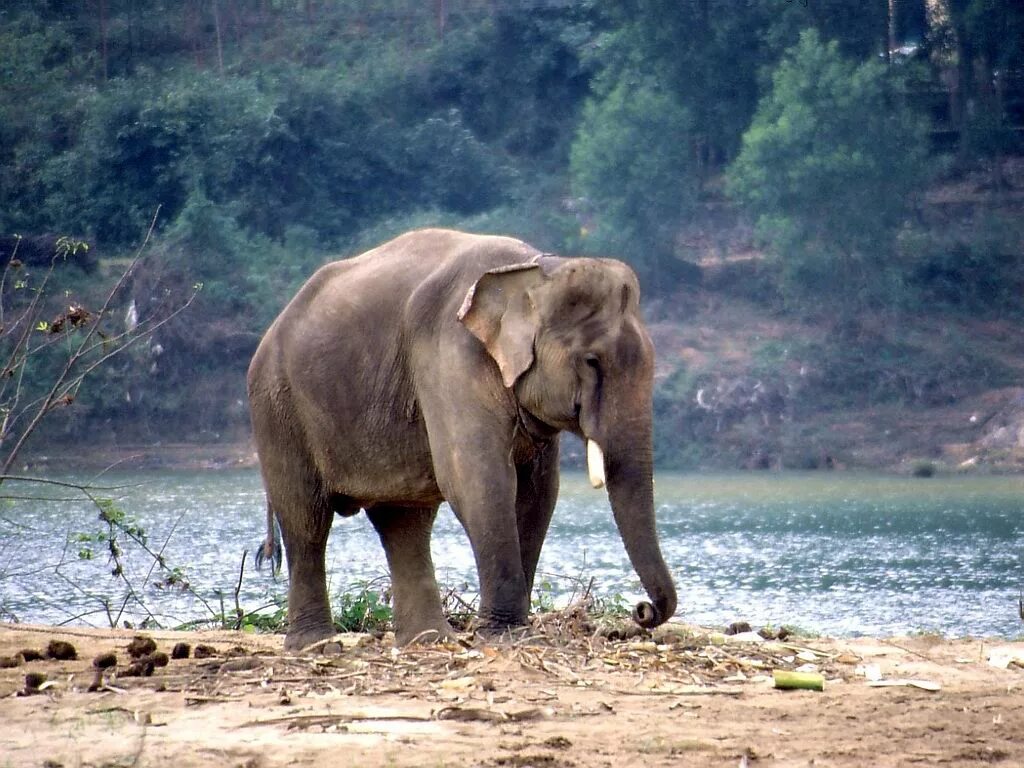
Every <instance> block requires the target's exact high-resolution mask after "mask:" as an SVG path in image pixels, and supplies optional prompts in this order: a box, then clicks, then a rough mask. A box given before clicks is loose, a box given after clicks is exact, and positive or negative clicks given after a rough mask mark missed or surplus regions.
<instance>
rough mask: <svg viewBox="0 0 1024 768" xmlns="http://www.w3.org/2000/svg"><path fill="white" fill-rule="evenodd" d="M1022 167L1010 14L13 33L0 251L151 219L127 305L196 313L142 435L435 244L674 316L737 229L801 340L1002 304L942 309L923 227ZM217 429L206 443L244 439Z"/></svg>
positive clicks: (614, 8)
mask: <svg viewBox="0 0 1024 768" xmlns="http://www.w3.org/2000/svg"><path fill="white" fill-rule="evenodd" d="M1022 137H1024V6H1022V5H1021V4H1020V3H1018V2H1013V0H866V1H865V2H855V3H852V2H848V1H847V0H743V1H742V2H736V1H735V0H685V1H684V2H679V1H678V0H671V1H669V0H625V1H622V0H579V1H578V2H570V1H569V0H434V2H431V3H422V2H413V1H412V0H377V1H375V2H372V3H371V2H365V0H335V1H333V2H330V1H328V2H315V0H185V1H184V2H176V3H166V2H150V1H147V0H131V1H130V2H129V1H128V0H89V1H88V2H80V3H66V2H59V1H58V0H8V2H6V3H4V7H3V9H2V10H0V168H2V173H0V235H2V236H4V237H5V238H10V237H12V236H14V235H21V236H24V237H27V238H37V239H38V238H40V237H43V238H44V240H45V238H46V237H50V236H59V235H70V236H73V237H75V238H80V239H82V240H84V241H87V242H88V243H90V245H91V249H90V251H89V253H90V257H89V258H90V259H91V260H93V261H95V260H96V259H98V260H99V263H100V265H103V264H105V263H107V264H109V263H116V262H117V260H118V259H120V258H124V256H125V255H126V254H127V253H129V252H130V251H131V250H132V249H133V248H134V247H136V246H137V245H138V243H139V242H140V241H141V240H142V238H143V236H144V235H145V233H146V231H147V228H148V226H149V224H150V222H151V220H152V219H153V217H154V214H155V213H156V212H157V210H159V213H158V215H157V224H156V228H155V232H154V239H153V246H152V248H153V251H154V258H153V259H152V261H151V262H150V264H151V266H150V267H149V269H148V272H147V273H146V274H144V275H140V276H139V277H138V278H137V280H136V282H135V285H134V287H133V291H134V294H133V297H134V298H135V300H136V301H137V302H139V303H140V304H143V303H145V302H147V301H148V302H152V301H156V300H157V298H154V297H159V299H160V300H166V298H167V296H168V295H170V296H173V295H179V296H180V295H187V294H188V293H189V291H190V290H191V288H192V287H193V286H194V285H196V284H198V283H201V284H202V286H203V290H202V291H201V292H200V296H199V297H197V299H196V301H195V303H194V306H193V307H192V308H191V310H190V312H189V313H188V317H187V318H186V317H183V318H181V319H180V321H178V322H177V323H176V324H175V325H174V326H173V327H170V328H168V329H166V330H165V331H164V333H163V336H162V338H161V339H160V340H159V346H160V349H161V350H162V351H161V353H160V355H161V357H160V360H159V361H155V362H154V365H155V366H156V367H157V368H159V369H160V370H161V371H162V375H161V377H160V379H159V382H154V381H148V383H147V384H146V387H147V388H148V390H149V392H150V394H149V395H148V396H147V397H146V398H143V399H142V401H140V400H139V398H138V397H135V398H134V399H131V398H129V400H130V407H129V410H132V411H133V413H134V416H133V417H132V418H133V419H135V423H136V424H137V425H138V424H141V425H143V426H141V427H138V426H136V427H135V429H137V430H138V429H140V430H142V431H143V432H145V431H146V430H147V429H152V428H153V427H152V426H150V427H146V426H145V425H147V424H148V425H159V426H160V428H163V425H166V423H167V422H168V420H169V419H171V414H174V413H177V412H179V409H180V406H181V404H182V402H183V401H184V400H186V399H188V397H189V395H187V394H186V390H187V389H188V388H190V387H193V386H194V384H193V383H192V382H193V379H194V377H195V376H196V375H197V372H204V371H205V372H207V373H209V374H210V378H209V381H211V382H219V383H211V384H209V386H210V387H211V388H213V389H216V388H223V378H221V379H217V376H216V374H217V372H225V371H228V372H230V375H231V376H233V377H238V374H239V371H241V370H243V369H244V365H245V361H246V360H247V359H248V356H249V354H250V353H251V351H252V349H253V347H254V345H255V341H256V339H258V337H259V334H260V333H261V332H262V330H263V329H264V328H265V327H266V325H267V323H268V322H269V321H270V319H271V318H272V317H273V316H274V315H275V314H276V312H277V311H278V309H279V308H280V306H281V305H282V304H283V302H284V301H285V300H286V299H287V298H288V296H290V294H291V293H292V292H293V291H294V289H295V287H296V286H297V285H298V283H299V282H300V281H301V280H302V279H303V278H304V277H305V276H306V275H308V274H309V272H310V271H311V270H312V269H313V268H314V267H315V266H316V265H317V264H319V263H322V262H323V261H325V260H326V259H327V258H330V257H332V256H333V257H336V256H339V255H344V254H351V253H354V252H357V251H358V250H360V249H362V248H364V247H366V246H369V245H372V244H374V243H376V242H379V241H381V240H383V239H385V238H386V237H388V236H391V235H393V234H396V233H398V232H400V231H403V230H406V229H409V228H413V227H416V226H422V225H437V224H440V225H452V226H460V227H465V228H468V229H473V230H477V231H494V232H503V233H508V234H513V235H516V236H520V237H522V238H524V239H527V240H529V241H531V242H533V243H535V244H536V245H538V246H540V247H543V248H546V249H549V250H554V251H561V252H576V253H601V254H614V255H617V256H619V257H621V258H624V259H626V260H627V261H629V262H631V263H632V264H633V266H634V267H635V268H636V269H637V271H638V273H639V274H640V276H641V279H642V281H643V284H644V288H645V291H646V292H647V294H648V295H650V296H663V297H670V296H671V295H672V294H673V291H674V290H676V289H677V288H678V287H679V286H681V285H687V284H693V283H694V282H696V281H698V280H699V278H700V270H699V268H698V265H697V264H696V262H697V261H699V258H698V257H699V255H700V254H695V253H694V252H693V249H692V248H689V247H688V246H687V242H688V237H687V234H686V233H687V227H689V226H691V225H692V224H693V222H701V221H705V220H707V218H708V217H709V216H712V215H713V214H714V212H715V211H720V210H727V211H728V213H729V217H730V221H747V222H749V223H750V225H751V227H752V232H753V239H754V243H753V244H754V246H755V247H757V248H758V249H759V250H760V251H761V252H762V253H763V254H764V255H765V257H766V259H767V261H766V263H767V264H768V265H769V266H770V267H771V269H770V270H769V274H770V276H771V277H770V285H769V286H768V287H767V288H766V289H765V291H764V293H765V294H766V295H771V296H777V297H779V298H780V303H779V306H780V308H782V309H783V310H784V311H799V312H813V311H815V309H814V308H815V307H816V306H817V307H822V306H824V307H835V306H839V307H842V308H843V311H844V312H847V313H856V312H860V311H864V310H870V309H871V308H877V307H879V306H910V305H917V306H920V305H921V303H922V302H926V301H931V300H933V299H935V298H936V297H941V298H942V299H943V300H944V301H948V302H951V303H954V304H955V303H958V302H959V303H962V302H964V301H968V300H969V301H981V302H989V303H991V302H996V303H997V304H998V303H999V302H1003V303H1005V301H1006V297H1005V296H1004V295H1003V293H1001V292H1000V291H1001V286H1002V287H1003V288H1005V286H1006V284H1007V281H1006V280H1004V279H1001V278H1000V277H999V276H997V277H996V278H995V279H993V280H991V281H990V282H991V285H990V287H988V288H986V287H984V286H983V287H982V288H979V287H978V286H979V284H978V283H976V282H972V283H970V285H965V286H964V287H963V290H962V291H961V290H960V289H956V290H954V291H953V292H952V293H951V292H950V290H949V286H950V285H951V284H952V283H956V281H957V279H958V278H957V279H953V280H952V283H951V279H950V274H951V271H952V273H953V274H967V273H965V272H963V271H962V270H963V262H964V259H952V257H951V256H950V254H951V253H952V252H954V250H955V248H954V245H951V243H950V241H949V240H948V238H947V239H946V240H943V237H945V235H943V236H942V237H940V236H938V235H936V234H935V230H934V228H933V227H932V226H931V225H930V223H929V222H928V220H927V216H926V215H925V214H923V213H922V207H921V201H922V196H923V194H924V192H925V190H926V189H927V185H928V184H930V183H932V182H933V181H934V180H935V179H937V178H940V177H944V178H949V177H950V176H951V175H955V174H957V173H965V172H967V171H968V170H969V169H972V168H978V167H989V168H994V169H996V170H997V171H998V169H999V168H1000V167H1001V163H1002V161H1003V159H1004V158H1006V157H1008V156H1012V155H1014V154H1016V153H1020V152H1021V149H1022ZM996 178H997V181H998V179H999V175H998V172H997V174H996ZM714 215H717V214H714ZM992 231H993V232H994V231H995V230H992ZM1003 231H1009V234H1007V235H1006V238H1008V240H1007V239H1006V238H1004V239H1003V240H999V237H1002V236H1001V235H1000V236H999V237H997V236H996V235H990V236H989V239H988V240H986V242H985V243H983V244H981V245H979V244H978V243H977V242H974V241H973V240H971V238H970V237H968V238H966V240H965V239H964V238H960V239H959V240H957V242H956V244H955V245H956V247H961V246H962V247H963V248H966V249H967V253H968V258H967V262H969V263H971V264H975V266H977V262H978V260H982V261H984V259H986V258H988V256H987V254H992V253H995V252H1000V253H1005V250H1006V249H1005V248H1004V246H1005V244H1006V242H1017V240H1016V239H1014V238H1018V237H1019V232H1018V231H1016V230H1013V228H1012V227H1010V228H1009V230H1004V229H1000V230H999V232H1003ZM993 238H994V239H995V240H998V242H994V240H993ZM4 242H8V240H7V239H5V240H4ZM26 242H28V241H26ZM4 252H5V253H8V254H9V252H10V249H9V248H7V249H6V250H5V251H4ZM25 253H27V251H26V252H25ZM1018 258H1019V254H1018ZM972 260H973V261H972ZM93 266H95V265H94V264H93ZM997 266H998V268H999V269H1000V270H1002V272H1000V273H999V274H1000V275H1003V274H1005V273H1006V271H1007V270H1010V269H1015V268H1016V266H1017V265H1016V263H1013V264H1009V263H1006V261H1005V259H1004V260H1002V261H1000V262H999V264H998V265H997ZM957 270H961V272H960V273H958V272H957ZM90 274H92V275H94V276H93V277H89V276H88V275H90ZM95 274H96V273H95V271H94V272H89V273H86V272H83V275H84V276H83V277H81V278H80V279H79V278H75V279H74V280H72V282H73V283H74V285H75V286H77V289H80V290H87V287H86V288H82V286H88V284H89V280H91V279H99V278H97V277H95ZM100 274H102V270H100ZM125 365H127V363H126V364H125ZM182 367H184V369H185V372H182ZM108 375H109V376H114V377H120V380H119V383H118V386H117V387H112V388H109V389H108V392H107V393H103V392H101V393H98V394H95V395H93V396H92V401H91V402H88V403H83V405H85V406H86V407H84V408H82V409H81V411H82V413H83V414H85V415H83V416H81V417H76V418H81V419H85V421H86V422H89V423H96V421H97V420H98V419H102V418H106V419H108V420H109V419H110V418H112V416H111V415H112V414H113V413H115V412H117V413H121V412H122V411H123V410H124V408H125V402H124V396H123V394H119V395H118V396H117V399H115V397H114V395H112V394H110V393H111V392H113V391H115V390H116V391H117V392H119V393H123V392H124V391H125V390H127V391H129V392H130V391H132V389H131V388H132V387H133V386H134V387H137V388H138V387H141V384H140V383H139V381H138V380H137V378H138V376H139V375H141V374H135V373H132V372H130V371H129V370H128V369H127V368H124V369H122V370H120V371H111V372H110V373H109V374H108ZM133 377H135V378H133ZM232 380H234V379H232ZM229 389H231V392H232V394H231V400H232V402H233V401H234V400H240V399H242V398H243V397H244V395H243V394H242V393H241V392H240V390H239V389H238V385H232V387H229ZM154 391H155V392H156V393H157V394H152V393H153V392H154ZM192 394H193V395H194V394H195V393H194V392H192ZM222 399H223V398H222ZM143 403H145V404H143ZM222 411H223V409H221V411H218V412H217V413H205V414H202V415H197V416H196V418H195V421H194V422H193V428H194V425H195V423H198V422H199V420H200V419H203V422H202V423H203V424H204V425H206V426H204V429H206V430H209V431H214V432H216V431H218V430H220V429H221V428H222V427H223V428H225V429H227V428H228V426H229V424H230V423H232V422H231V418H234V417H231V418H229V417H227V416H224V415H223V413H222ZM117 418H119V419H122V420H123V417H122V416H118V417H117ZM83 423H84V422H83Z"/></svg>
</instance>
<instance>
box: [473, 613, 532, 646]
mask: <svg viewBox="0 0 1024 768" xmlns="http://www.w3.org/2000/svg"><path fill="white" fill-rule="evenodd" d="M472 630H473V634H474V635H475V636H476V638H477V639H478V640H482V641H483V642H485V643H517V642H520V641H522V640H524V639H526V638H527V637H529V636H530V635H531V633H532V631H533V630H532V628H531V627H529V626H527V625H523V624H514V625H507V624H496V623H494V622H484V621H481V620H479V619H478V620H477V622H476V623H475V624H474V625H473V626H472Z"/></svg>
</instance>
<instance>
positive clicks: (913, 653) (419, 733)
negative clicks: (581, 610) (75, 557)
mask: <svg viewBox="0 0 1024 768" xmlns="http://www.w3.org/2000/svg"><path fill="white" fill-rule="evenodd" d="M137 634H138V633H136V632H132V631H127V630H126V631H118V630H106V631H101V630H87V629H68V628H62V629H57V628H53V627H41V626H27V625H10V624H6V625H5V624H0V657H11V658H9V659H7V660H6V661H0V663H7V664H13V663H17V662H20V661H21V659H20V658H17V657H16V654H18V653H19V652H20V651H23V650H38V651H40V652H42V653H43V654H44V655H45V653H46V651H47V647H48V646H49V645H50V643H51V641H52V640H64V641H67V642H70V643H71V644H72V645H73V646H74V649H75V650H76V651H77V655H78V659H77V660H54V659H44V660H38V661H29V662H25V663H23V664H20V665H19V666H14V667H8V668H2V669H0V766H3V767H5V766H37V767H39V768H43V767H45V768H55V767H56V766H68V767H69V768H70V767H71V766H125V767H127V766H165V765H173V766H175V767H176V768H188V767H189V766H214V765H215V766H245V767H246V768H264V767H265V768H271V767H272V766H284V765H298V766H357V765H358V766H452V767H454V766H519V767H524V766H609V767H611V766H614V767H615V768H620V767H621V766H647V767H649V766H661V765H665V766H669V765H671V766H679V765H683V766H729V767H730V768H737V766H747V768H760V767H761V766H815V768H822V767H825V766H841V767H843V768H846V767H853V766H857V768H861V767H862V766H878V767H884V766H911V765H915V766H916V765H928V766H932V765H950V766H981V765H986V766H987V765H993V764H995V765H1005V766H1024V642H1014V643H1007V642H1001V641H981V640H956V641H948V640H943V639H941V638H937V637H929V636H921V637H913V638H898V639H885V640H880V639H856V640H827V639H806V638H786V639H785V640H783V641H769V642H762V643H757V642H754V638H753V636H752V634H746V635H738V636H736V637H735V638H733V637H730V638H726V637H724V636H723V635H720V634H715V633H710V632H708V631H706V630H701V629H699V628H696V627H688V626H681V625H670V626H669V627H667V628H661V629H660V630H659V631H657V632H656V633H655V634H654V635H653V636H640V637H634V638H631V639H618V640H612V639H608V638H606V637H604V636H603V634H602V630H601V628H600V627H598V628H597V630H595V629H594V627H593V626H592V625H590V624H588V623H587V622H586V620H583V619H579V618H578V617H576V618H575V619H574V618H573V617H571V616H569V617H566V616H562V617H561V618H559V619H558V620H557V621H548V622H545V620H543V619H542V620H539V621H538V622H536V624H535V627H534V630H533V631H532V632H531V635H530V636H528V637H527V638H524V639H520V640H517V641H515V642H511V641H510V642H506V643H499V644H476V645H473V644H470V643H468V642H467V643H466V645H450V646H419V647H414V648H410V649H405V650H402V651H397V650H393V649H392V648H391V646H390V642H389V638H387V637H385V638H383V639H375V638H372V637H370V636H365V635H346V636H340V643H339V644H338V645H334V646H329V647H328V648H327V649H326V652H309V653H306V654H301V655H292V654H285V653H284V652H283V651H282V638H281V637H280V636H274V635H259V636H258V635H252V634H244V633H235V632H204V633H197V632H188V633H184V632H166V631H156V632H146V633H144V634H145V635H146V636H148V637H150V638H152V639H153V640H154V641H155V642H156V645H157V647H158V651H159V652H164V653H167V654H170V653H171V651H172V648H173V646H174V645H175V644H176V643H179V642H186V643H189V644H190V645H191V646H192V654H191V655H190V657H189V658H188V659H183V660H173V659H172V660H170V662H169V663H168V664H167V665H166V666H163V667H160V666H157V667H156V668H155V671H154V672H153V674H152V676H149V677H145V676H143V677H131V676H128V675H127V674H126V672H128V668H129V663H130V661H131V659H130V657H129V653H128V646H129V643H130V642H131V641H132V640H133V638H135V637H136V636H137ZM604 634H607V633H606V632H605V633H604ZM613 634H614V633H613ZM200 644H203V645H206V646H208V647H209V651H212V655H211V656H208V657H206V658H195V648H196V647H197V646H198V645H200ZM52 650H54V651H55V652H58V654H59V651H60V649H59V648H54V649H52ZM209 651H208V652H209ZM110 653H113V654H115V655H116V662H117V664H116V666H114V667H110V668H109V669H106V670H105V671H104V672H103V673H102V679H101V680H99V681H97V680H96V679H95V678H96V673H95V669H94V666H93V662H94V659H97V657H99V656H100V655H101V654H108V659H107V662H108V663H109V662H110V661H111V659H109V654H110ZM1014 659H1016V660H1014ZM161 660H162V659H157V661H161ZM775 669H782V670H793V669H803V670H805V671H806V670H809V671H815V670H816V671H818V672H821V673H822V674H823V676H824V678H825V684H824V690H823V691H820V692H819V691H809V690H796V691H784V690H779V689H776V688H775V687H773V678H772V673H773V670H775ZM32 673H41V674H42V675H45V682H42V681H41V680H40V678H39V677H35V679H34V680H32V681H31V682H33V683H34V684H35V685H36V687H37V688H38V692H36V693H32V694H29V695H26V675H29V674H32ZM908 680H912V681H919V684H920V685H921V686H924V687H918V686H916V685H906V684H905V683H906V681H908ZM872 681H874V683H875V684H872ZM96 682H98V683H99V686H100V687H99V689H98V690H95V691H93V692H89V690H88V689H89V687H90V685H91V684H94V683H96ZM879 682H882V683H890V684H888V685H877V683H879ZM40 683H41V684H40ZM891 683H896V684H891ZM935 688H938V690H934V689H935Z"/></svg>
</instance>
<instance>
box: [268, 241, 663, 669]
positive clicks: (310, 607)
mask: <svg viewBox="0 0 1024 768" xmlns="http://www.w3.org/2000/svg"><path fill="white" fill-rule="evenodd" d="M639 297H640V290H639V285H638V283H637V279H636V276H635V275H634V273H633V272H632V270H630V269H629V267H627V266H626V265H625V264H623V263H622V262H619V261H615V260H612V259H591V258H561V257H556V256H551V255H547V254H543V253H541V252H539V251H538V250H536V249H534V248H533V247H531V246H529V245H527V244H525V243H523V242H520V241H518V240H514V239H511V238H507V237H497V236H484V235H472V234H466V233H462V232H454V231H449V230H440V229H429V230H419V231H415V232H410V233H408V234H405V235H402V236H400V237H398V238H396V239H394V240H392V241H390V242H388V243H385V244H384V245H381V246H380V247H378V248H375V249H373V250H371V251H369V252H367V253H364V254H362V255H360V256H357V257H354V258H350V259H346V260H343V261H337V262H334V263H331V264H327V265H326V266H324V267H322V268H320V269H319V270H318V271H317V272H316V273H315V274H314V275H313V276H312V277H311V278H310V279H309V280H308V282H306V284H305V285H304V286H303V287H302V288H301V289H300V290H299V292H298V294H297V295H296V296H295V298H294V299H292V301H291V302H290V303H289V304H288V305H287V306H286V307H285V309H284V310H283V311H282V312H281V314H280V315H279V316H278V317H277V319H276V320H275V321H274V322H273V324H272V325H271V327H270V329H269V330H268V331H267V332H266V335H265V336H264V337H263V340H262V341H261V343H260V345H259V348H258V349H257V350H256V353H255V355H254V357H253V359H252V363H251V365H250V367H249V375H248V389H249V399H250V405H251V412H252V426H253V435H254V439H255V443H256V448H257V452H258V455H259V460H260V468H261V472H262V475H263V482H264V487H265V489H266V494H267V510H268V511H267V523H268V533H267V538H266V540H265V541H264V543H263V544H262V545H261V548H260V549H261V554H262V555H263V556H264V557H268V556H269V557H274V556H275V555H276V554H277V553H278V548H277V542H276V537H275V533H274V519H275V517H276V520H277V523H278V525H279V527H280V531H281V537H282V539H283V543H284V550H285V555H286V558H287V564H288V577H289V592H288V631H287V636H286V638H285V648H288V649H298V648H302V647H305V646H307V645H309V644H312V643H314V642H316V641H318V640H321V639H323V638H325V637H329V636H330V635H332V634H333V629H332V624H331V612H330V606H329V603H328V596H327V587H326V572H325V550H326V546H327V537H328V534H329V533H330V530H331V524H332V521H333V518H334V515H335V514H337V515H341V516H343V517H344V516H349V515H354V514H356V513H358V512H359V511H360V510H361V509H362V510H365V511H366V514H367V515H368V516H369V518H370V521H371V522H372V523H373V526H374V528H375V529H376V531H377V533H378V535H379V537H380V541H381V544H382V545H383V548H384V552H385V554H386V557H387V561H388V567H389V569H390V572H391V580H392V595H393V600H394V603H393V609H394V622H395V639H396V643H397V644H399V645H404V644H407V643H409V642H410V641H412V640H433V639H448V638H452V637H454V632H453V630H452V628H451V626H450V625H449V624H448V622H447V620H446V619H445V616H444V615H443V612H442V608H441V600H440V595H439V592H438V587H437V582H436V579H435V575H434V566H433V563H432V561H431V555H430V533H431V528H432V527H433V523H434V518H435V516H436V514H437V509H438V506H439V505H440V504H441V502H442V501H447V502H448V503H449V504H450V505H451V508H452V509H453V510H454V512H455V515H456V516H457V518H458V520H459V522H460V523H461V524H462V526H463V527H464V528H465V531H466V533H467V535H468V537H469V541H470V545H471V546H472V549H473V555H474V557H475V561H476V567H477V573H478V576H479V589H480V602H479V610H478V619H477V625H478V628H479V629H480V630H482V631H484V632H501V631H503V630H504V629H506V628H509V627H515V626H519V625H523V624H525V623H526V619H527V614H528V611H529V605H530V593H531V590H532V588H533V580H534V574H535V572H536V569H537V561H538V559H539V557H540V552H541V546H542V544H543V541H544V536H545V534H546V532H547V528H548V523H549V522H550V520H551V515H552V512H553V510H554V506H555V499H556V496H557V493H558V451H559V434H560V433H561V432H563V431H569V432H572V433H574V434H576V435H579V436H580V437H581V438H583V439H584V440H585V441H586V444H587V455H588V459H589V469H590V475H591V481H592V483H593V484H594V485H595V486H600V485H602V484H603V483H605V482H606V483H607V489H608V495H609V499H610V503H611V508H612V513H613V515H614V518H615V522H616V524H617V527H618V530H619V533H620V535H621V537H622V540H623V542H624V544H625V548H626V552H627V553H628V555H629V559H630V562H631V563H632V565H633V567H634V569H635V570H636V572H637V574H638V575H639V577H640V581H641V583H642V584H643V587H644V589H645V590H646V592H647V595H648V597H649V598H650V602H646V601H645V602H640V603H638V604H637V606H636V608H635V609H634V611H633V618H634V620H635V621H637V623H639V624H640V625H641V626H644V627H654V626H657V625H658V624H661V623H662V622H664V621H666V620H667V619H668V618H669V617H670V616H672V614H673V613H674V612H675V609H676V591H675V587H674V585H673V582H672V578H671V575H670V574H669V570H668V568H667V566H666V564H665V561H664V559H663V557H662V553H661V549H660V546H659V543H658V538H657V533H656V529H655V528H656V526H655V516H654V498H653V467H652V445H651V392H652V374H653V368H654V351H653V346H652V344H651V340H650V337H649V336H648V334H647V331H646V329H645V328H644V325H643V323H642V321H641V319H640V314H639Z"/></svg>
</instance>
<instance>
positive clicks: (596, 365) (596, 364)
mask: <svg viewBox="0 0 1024 768" xmlns="http://www.w3.org/2000/svg"><path fill="white" fill-rule="evenodd" d="M583 362H584V363H586V364H587V365H588V366H589V367H590V368H593V369H594V370H595V371H596V372H598V373H600V372H601V361H600V359H598V357H597V355H595V354H594V353H593V352H588V353H587V354H585V355H584V356H583Z"/></svg>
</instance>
